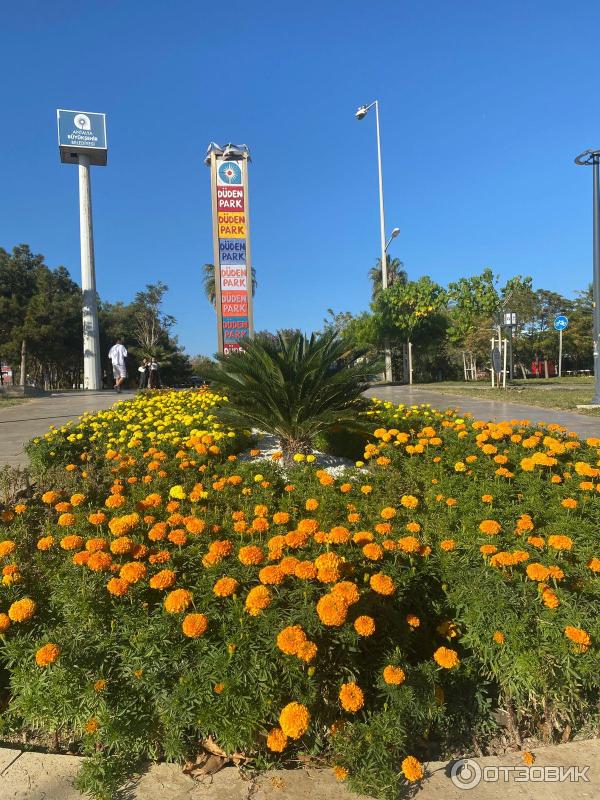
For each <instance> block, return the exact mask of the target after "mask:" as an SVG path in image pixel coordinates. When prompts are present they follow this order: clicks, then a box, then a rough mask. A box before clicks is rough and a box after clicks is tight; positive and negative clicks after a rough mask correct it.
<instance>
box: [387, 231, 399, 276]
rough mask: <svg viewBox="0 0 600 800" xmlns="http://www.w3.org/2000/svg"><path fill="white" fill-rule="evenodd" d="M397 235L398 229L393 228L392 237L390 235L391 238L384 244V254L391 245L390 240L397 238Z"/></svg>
mask: <svg viewBox="0 0 600 800" xmlns="http://www.w3.org/2000/svg"><path fill="white" fill-rule="evenodd" d="M399 233H400V228H393V229H392V235H391V236H390V238H389V239H388V240H387V244H386V246H385V252H386V253H387V251H388V247H389V246H390V245H391V243H392V239H395V238H396V236H398V234H399ZM386 272H387V259H386Z"/></svg>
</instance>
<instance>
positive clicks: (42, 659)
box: [35, 642, 60, 667]
mask: <svg viewBox="0 0 600 800" xmlns="http://www.w3.org/2000/svg"><path fill="white" fill-rule="evenodd" d="M59 655H60V647H59V646H58V645H57V644H54V643H53V642H48V644H45V645H44V646H43V647H40V649H39V650H38V651H37V652H36V654H35V663H36V664H37V665H38V667H47V666H48V665H49V664H54V662H55V661H56V659H57V658H58V657H59Z"/></svg>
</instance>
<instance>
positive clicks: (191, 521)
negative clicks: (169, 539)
mask: <svg viewBox="0 0 600 800" xmlns="http://www.w3.org/2000/svg"><path fill="white" fill-rule="evenodd" d="M205 528H206V522H205V521H204V520H203V519H198V518H197V517H186V518H185V529H186V530H187V532H188V533H191V534H192V535H194V536H195V535H196V534H198V533H202V532H203V530H204V529H205Z"/></svg>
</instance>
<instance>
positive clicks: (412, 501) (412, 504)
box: [400, 494, 419, 509]
mask: <svg viewBox="0 0 600 800" xmlns="http://www.w3.org/2000/svg"><path fill="white" fill-rule="evenodd" d="M400 503H401V504H402V505H403V506H404V508H410V509H413V508H417V506H418V505H419V501H418V500H417V498H416V497H414V496H413V495H412V494H404V495H402V497H401V498H400Z"/></svg>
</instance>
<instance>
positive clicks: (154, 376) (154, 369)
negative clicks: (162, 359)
mask: <svg viewBox="0 0 600 800" xmlns="http://www.w3.org/2000/svg"><path fill="white" fill-rule="evenodd" d="M161 386H162V381H161V379H160V372H159V370H158V362H157V361H156V359H154V358H152V359H151V360H150V363H149V364H148V388H150V389H160V388H161Z"/></svg>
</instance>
